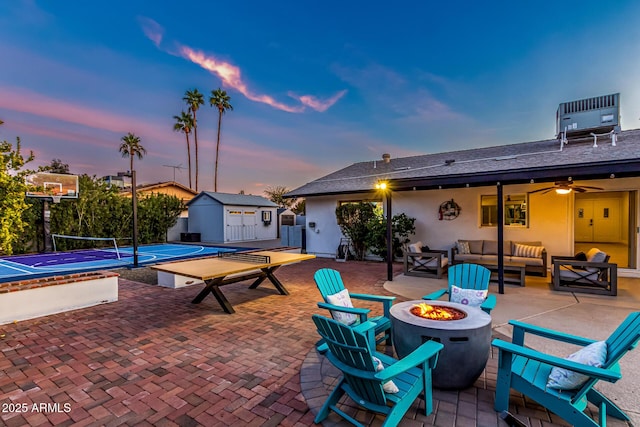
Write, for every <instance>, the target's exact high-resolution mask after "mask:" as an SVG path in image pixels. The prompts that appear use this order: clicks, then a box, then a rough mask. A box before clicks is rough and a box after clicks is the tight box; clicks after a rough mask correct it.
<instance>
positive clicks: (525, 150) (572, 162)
mask: <svg viewBox="0 0 640 427" xmlns="http://www.w3.org/2000/svg"><path fill="white" fill-rule="evenodd" d="M450 160H454V162H451V163H450V164H447V163H449V162H448V161H450ZM623 163H627V164H630V168H631V169H633V170H631V169H630V170H628V172H634V173H636V174H640V168H638V165H639V164H640V129H635V130H628V131H623V132H621V133H620V134H618V138H617V144H616V146H612V144H611V140H610V138H609V137H608V136H607V137H599V138H598V143H597V147H594V146H593V138H592V137H589V138H588V139H583V140H576V141H571V140H570V141H569V143H568V144H566V145H563V147H562V149H561V144H560V142H559V141H558V140H557V139H550V140H543V141H535V142H526V143H519V144H510V145H500V146H495V147H485V148H476V149H470V150H462V151H452V152H443V153H436V154H425V155H420V156H411V157H401V158H395V159H393V158H392V159H391V161H390V162H389V163H385V162H384V161H382V160H375V161H368V162H360V163H354V164H353V165H351V166H347V167H346V168H343V169H340V170H338V171H336V172H333V173H331V174H329V175H326V176H324V177H322V178H319V179H317V180H315V181H311V182H309V183H307V184H305V185H303V186H301V187H299V188H296V189H295V190H292V191H290V192H289V193H288V194H287V196H290V197H302V196H314V195H323V194H341V193H357V192H364V191H371V190H372V189H373V188H374V186H375V183H376V182H377V181H379V180H390V181H392V182H394V183H397V184H399V185H401V184H402V183H403V182H405V183H411V182H422V183H423V184H424V183H426V182H429V181H433V182H435V181H438V182H444V181H446V180H447V179H452V178H453V177H470V176H473V177H475V179H476V183H478V182H480V180H481V177H483V176H486V177H487V182H488V181H489V178H490V177H495V176H505V177H507V176H515V174H518V175H523V174H525V173H527V171H545V175H544V176H548V177H549V178H552V177H553V176H554V170H560V169H566V168H568V167H573V168H575V167H579V168H581V169H584V170H585V171H586V169H588V167H590V166H593V165H594V164H597V165H600V166H602V165H606V164H623ZM631 163H632V164H631ZM583 167H584V168H583ZM523 176H524V175H523ZM541 177H542V175H541V174H540V173H538V175H536V178H537V179H538V178H541ZM491 179H495V178H491ZM443 180H444V181H443Z"/></svg>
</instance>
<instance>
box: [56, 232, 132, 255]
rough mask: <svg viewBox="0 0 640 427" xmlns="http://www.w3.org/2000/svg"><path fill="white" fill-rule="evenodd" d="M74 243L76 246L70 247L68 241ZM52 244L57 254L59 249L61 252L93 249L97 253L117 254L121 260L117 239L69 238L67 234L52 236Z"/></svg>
mask: <svg viewBox="0 0 640 427" xmlns="http://www.w3.org/2000/svg"><path fill="white" fill-rule="evenodd" d="M69 240H70V241H73V242H75V244H73V245H70V244H69V243H67V242H68V241H69ZM51 243H52V245H53V251H54V252H57V251H58V248H59V247H61V248H62V249H61V250H64V249H69V248H70V247H71V248H74V249H93V250H96V251H104V252H107V253H109V254H113V253H115V255H116V257H117V258H118V259H120V251H119V250H118V243H117V242H116V238H115V237H85V236H69V235H66V234H51Z"/></svg>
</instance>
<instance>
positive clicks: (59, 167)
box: [38, 159, 71, 174]
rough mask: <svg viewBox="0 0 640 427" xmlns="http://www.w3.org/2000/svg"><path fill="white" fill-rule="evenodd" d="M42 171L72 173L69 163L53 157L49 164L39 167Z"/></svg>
mask: <svg viewBox="0 0 640 427" xmlns="http://www.w3.org/2000/svg"><path fill="white" fill-rule="evenodd" d="M38 170H39V171H41V172H50V173H60V174H70V173H71V172H69V165H68V164H67V163H62V160H60V159H53V160H51V163H49V165H47V166H40V167H39V168H38Z"/></svg>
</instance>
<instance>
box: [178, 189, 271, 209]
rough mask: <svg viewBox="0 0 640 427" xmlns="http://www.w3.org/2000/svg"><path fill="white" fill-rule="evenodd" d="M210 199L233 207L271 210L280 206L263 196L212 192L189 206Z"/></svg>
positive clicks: (201, 195) (194, 199) (200, 196)
mask: <svg viewBox="0 0 640 427" xmlns="http://www.w3.org/2000/svg"><path fill="white" fill-rule="evenodd" d="M202 197H208V198H211V199H213V200H215V201H217V202H218V203H220V204H223V205H232V206H260V207H269V208H277V207H278V205H276V204H275V203H273V202H272V201H271V200H268V199H266V198H264V197H262V196H254V195H252V194H228V193H214V192H212V191H203V192H201V193H200V194H198V195H197V196H196V197H194V198H193V199H191V201H190V202H189V203H187V206H189V205H190V204H192V203H193V202H195V201H196V200H198V199H200V198H202Z"/></svg>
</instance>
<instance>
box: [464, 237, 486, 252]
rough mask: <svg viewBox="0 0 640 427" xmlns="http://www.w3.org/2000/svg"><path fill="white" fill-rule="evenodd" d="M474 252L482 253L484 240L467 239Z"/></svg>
mask: <svg viewBox="0 0 640 427" xmlns="http://www.w3.org/2000/svg"><path fill="white" fill-rule="evenodd" d="M467 242H469V249H470V250H471V253H472V254H481V253H482V245H483V243H484V240H467Z"/></svg>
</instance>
